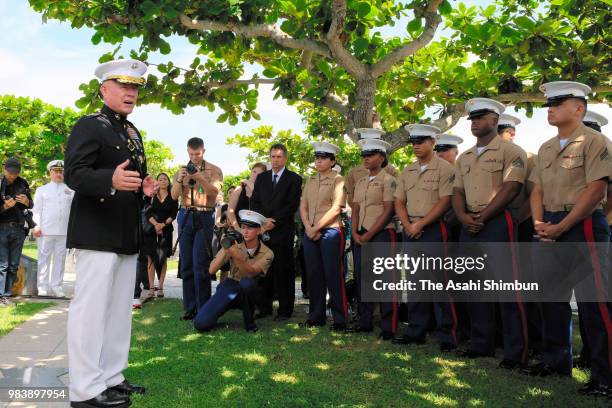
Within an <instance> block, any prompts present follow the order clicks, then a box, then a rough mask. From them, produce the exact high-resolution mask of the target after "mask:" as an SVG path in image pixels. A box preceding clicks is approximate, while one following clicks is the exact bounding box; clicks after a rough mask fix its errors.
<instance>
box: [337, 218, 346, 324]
mask: <svg viewBox="0 0 612 408" xmlns="http://www.w3.org/2000/svg"><path fill="white" fill-rule="evenodd" d="M344 245H345V243H344V232H343V231H342V228H340V268H339V269H340V292H341V293H342V310H343V311H344V321H345V323H347V322H348V304H347V302H346V289H345V288H344Z"/></svg>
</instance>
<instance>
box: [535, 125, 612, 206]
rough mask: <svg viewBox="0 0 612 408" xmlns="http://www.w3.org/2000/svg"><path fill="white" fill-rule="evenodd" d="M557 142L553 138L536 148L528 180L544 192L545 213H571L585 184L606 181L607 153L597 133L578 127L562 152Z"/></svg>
mask: <svg viewBox="0 0 612 408" xmlns="http://www.w3.org/2000/svg"><path fill="white" fill-rule="evenodd" d="M560 140H561V139H560V138H559V137H558V136H555V137H553V138H552V139H550V140H548V141H546V142H545V143H544V144H543V145H542V146H541V147H540V150H539V152H538V158H537V161H536V168H535V170H534V171H533V172H532V173H531V177H530V180H531V181H532V182H533V183H535V184H537V185H539V186H541V187H542V189H543V191H544V200H543V201H544V209H545V210H546V211H571V209H572V208H573V206H574V205H575V204H576V202H577V201H578V198H579V197H580V195H581V194H582V193H583V192H584V191H585V190H586V188H587V185H588V184H589V183H591V182H593V181H596V180H600V179H608V178H609V177H610V153H609V152H608V148H607V143H606V139H605V136H603V135H602V134H601V133H599V132H597V131H596V130H593V129H591V128H588V127H586V126H584V125H580V126H578V127H577V128H576V130H574V132H572V134H571V135H570V137H569V138H568V139H567V143H566V145H565V147H564V148H563V149H561V144H560ZM598 208H602V206H599V207H598Z"/></svg>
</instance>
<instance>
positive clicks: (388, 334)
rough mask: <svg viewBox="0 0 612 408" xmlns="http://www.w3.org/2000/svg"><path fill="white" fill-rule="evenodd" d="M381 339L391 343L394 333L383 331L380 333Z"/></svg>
mask: <svg viewBox="0 0 612 408" xmlns="http://www.w3.org/2000/svg"><path fill="white" fill-rule="evenodd" d="M378 338H379V339H382V340H384V341H389V340H392V339H393V332H390V331H386V330H383V331H382V332H380V334H379V335H378Z"/></svg>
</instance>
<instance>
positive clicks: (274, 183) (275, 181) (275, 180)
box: [272, 174, 278, 189]
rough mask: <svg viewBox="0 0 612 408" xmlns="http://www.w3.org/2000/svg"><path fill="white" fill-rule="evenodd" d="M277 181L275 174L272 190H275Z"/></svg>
mask: <svg viewBox="0 0 612 408" xmlns="http://www.w3.org/2000/svg"><path fill="white" fill-rule="evenodd" d="M277 179H278V174H275V175H274V177H273V180H272V189H275V188H276V183H277V182H278V181H277Z"/></svg>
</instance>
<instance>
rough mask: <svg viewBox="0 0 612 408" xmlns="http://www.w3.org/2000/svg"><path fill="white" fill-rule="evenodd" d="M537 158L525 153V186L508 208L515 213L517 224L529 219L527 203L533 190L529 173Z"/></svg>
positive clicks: (529, 206)
mask: <svg viewBox="0 0 612 408" xmlns="http://www.w3.org/2000/svg"><path fill="white" fill-rule="evenodd" d="M536 159H537V156H536V155H535V154H533V153H529V152H527V173H526V177H525V184H523V187H522V188H521V191H520V193H519V194H518V195H517V196H516V198H515V199H514V200H512V203H510V208H512V209H513V210H514V211H515V213H516V218H517V220H518V222H519V223H521V222H523V221H525V220H527V219H528V218H529V217H531V205H530V203H529V195H530V194H531V191H532V190H533V181H530V180H529V177H530V176H531V172H532V171H533V169H534V168H535V165H536Z"/></svg>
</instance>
